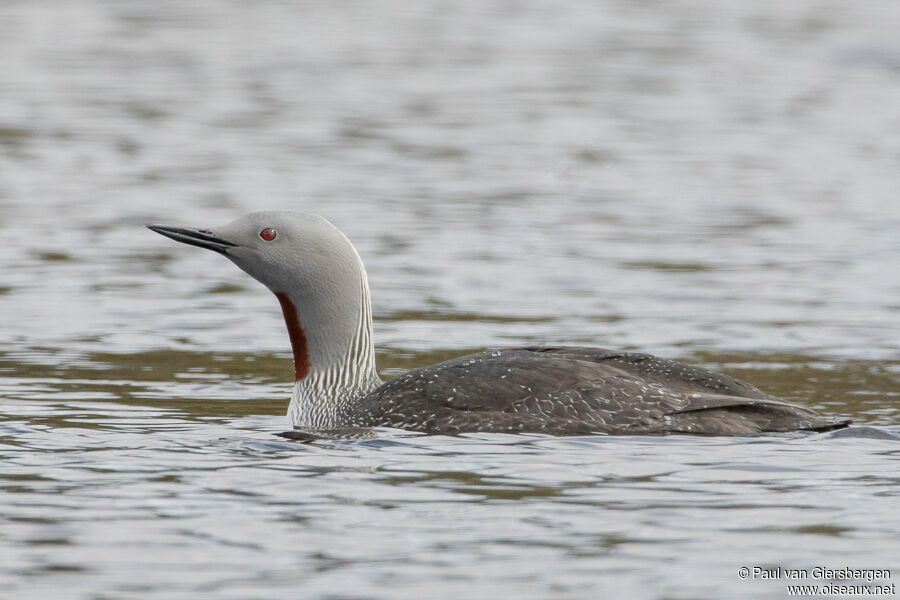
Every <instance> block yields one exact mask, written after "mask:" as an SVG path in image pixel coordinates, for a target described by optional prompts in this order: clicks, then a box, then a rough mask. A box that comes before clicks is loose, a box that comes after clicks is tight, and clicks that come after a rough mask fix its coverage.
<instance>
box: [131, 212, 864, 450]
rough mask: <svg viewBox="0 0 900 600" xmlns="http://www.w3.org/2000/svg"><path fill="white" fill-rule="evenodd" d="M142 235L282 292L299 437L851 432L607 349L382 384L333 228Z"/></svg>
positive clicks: (548, 350)
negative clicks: (205, 255) (327, 433)
mask: <svg viewBox="0 0 900 600" xmlns="http://www.w3.org/2000/svg"><path fill="white" fill-rule="evenodd" d="M147 227H148V228H150V229H151V230H153V231H155V232H157V233H160V234H162V235H164V236H166V237H169V238H171V239H173V240H175V241H178V242H183V243H185V244H191V245H193V246H199V247H201V248H207V249H209V250H213V251H215V252H218V253H219V254H223V255H225V256H226V257H227V258H229V259H230V260H231V261H232V262H233V263H234V264H235V265H237V266H238V267H240V268H241V269H242V270H243V271H245V272H246V273H247V274H249V275H250V276H251V277H253V278H254V279H256V280H257V281H259V282H260V283H262V284H263V285H265V286H266V287H267V288H269V289H270V290H271V291H272V292H274V294H275V296H276V298H278V301H279V302H280V304H281V310H282V313H283V315H284V320H285V323H286V324H287V330H288V335H289V337H290V341H291V347H292V349H293V355H294V379H295V383H294V389H293V394H292V396H291V402H290V406H289V408H288V419H289V421H290V423H291V424H293V425H294V427H295V428H297V429H299V430H307V431H309V430H312V431H320V430H336V429H343V428H370V427H395V428H399V429H406V430H412V431H421V432H427V433H440V434H458V433H465V432H504V433H524V432H539V433H547V434H553V435H582V434H592V433H607V434H629V435H637V434H648V435H662V434H670V433H687V434H706V435H735V434H748V433H760V432H783V431H796V430H807V431H827V430H830V429H836V428H840V427H845V426H846V425H847V424H848V423H849V421H848V420H842V419H832V418H827V417H823V416H820V415H819V414H817V413H815V412H813V411H812V410H810V409H809V408H806V407H803V406H800V405H797V404H793V403H790V402H787V401H785V400H781V399H779V398H775V397H773V396H770V395H768V394H765V393H763V392H762V391H760V390H759V389H757V388H755V387H753V386H752V385H750V384H747V383H744V382H742V381H738V380H737V379H734V378H732V377H729V376H727V375H722V374H719V373H715V372H713V371H709V370H706V369H702V368H699V367H695V366H690V365H686V364H681V363H678V362H674V361H670V360H665V359H662V358H657V357H655V356H651V355H649V354H638V353H631V352H616V351H612V350H605V349H602V348H590V347H577V346H558V347H534V346H532V347H522V348H509V349H503V350H492V351H485V352H479V353H476V354H469V355H466V356H461V357H459V358H455V359H452V360H448V361H446V362H442V363H439V364H436V365H432V366H428V367H423V368H419V369H414V370H411V371H409V372H407V373H406V374H404V375H401V376H399V377H396V378H395V379H392V380H390V381H388V382H386V383H382V381H381V379H380V378H379V376H378V373H377V371H376V370H375V346H374V344H373V340H372V307H371V301H370V297H369V283H368V279H367V276H366V269H365V267H364V266H363V261H362V259H361V258H360V256H359V254H358V253H357V251H356V249H355V248H354V247H353V244H351V243H350V240H348V239H347V237H346V236H345V235H344V234H343V233H342V232H341V231H340V230H338V229H337V228H336V227H335V226H334V225H332V224H331V223H330V222H329V221H327V220H326V219H325V218H323V217H321V216H317V215H311V214H304V213H298V212H282V211H279V212H257V213H252V214H249V215H246V216H244V217H242V218H240V219H238V220H236V221H234V222H232V223H230V224H228V225H225V226H223V227H219V228H216V229H192V228H185V227H171V226H164V225H147Z"/></svg>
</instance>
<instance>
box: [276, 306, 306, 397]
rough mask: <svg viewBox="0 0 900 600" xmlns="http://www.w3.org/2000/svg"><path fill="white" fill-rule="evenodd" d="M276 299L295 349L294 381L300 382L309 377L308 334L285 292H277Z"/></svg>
mask: <svg viewBox="0 0 900 600" xmlns="http://www.w3.org/2000/svg"><path fill="white" fill-rule="evenodd" d="M275 297H276V298H278V301H279V302H281V312H282V313H283V314H284V322H285V323H287V329H288V335H289V336H290V338H291V347H292V348H293V349H294V381H300V380H301V379H303V378H304V377H306V376H307V375H309V367H310V364H309V344H308V343H307V341H306V333H304V331H303V327H302V326H301V325H300V316H299V315H298V314H297V307H296V306H294V303H293V302H291V299H290V298H288V295H287V294H285V293H283V292H275Z"/></svg>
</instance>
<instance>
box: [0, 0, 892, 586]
mask: <svg viewBox="0 0 900 600" xmlns="http://www.w3.org/2000/svg"><path fill="white" fill-rule="evenodd" d="M898 30H900V5H898V4H897V3H896V2H895V1H894V0H870V1H867V2H852V3H851V2H836V1H835V2H829V1H813V0H792V1H791V2H776V1H774V0H766V1H759V2H731V1H726V2H694V1H686V0H679V1H674V2H649V1H648V2H624V1H612V0H603V1H598V2H585V1H574V0H573V1H562V2H560V1H555V2H516V1H512V0H503V1H501V0H496V1H495V0H486V1H482V2H477V3H475V2H463V3H448V2H440V1H437V0H425V1H421V2H415V3H403V2H380V3H370V2H348V3H306V2H296V3H290V2H278V1H274V0H261V1H259V2H254V3H244V2H237V1H213V0H199V1H194V2H190V3H181V2H172V1H161V2H152V3H150V2H144V3H138V2H116V1H111V0H109V1H101V0H77V1H62V0H45V1H40V2H32V1H25V0H19V1H16V0H8V1H5V2H3V3H0V269H2V271H0V597H3V598H7V597H8V598H19V599H29V598H40V599H43V598H62V597H65V598H85V599H111V598H117V599H118V598H141V599H150V598H166V599H170V598H235V599H248V598H276V597H277V598H281V597H302V598H334V599H337V598H341V599H350V598H354V599H355V598H461V597H464V598H488V597H494V598H512V597H515V598H599V597H616V598H714V597H715V598H769V597H771V598H779V597H783V596H785V595H786V589H785V586H786V584H787V583H790V582H787V581H784V580H778V581H761V580H758V579H757V580H754V579H753V578H750V579H746V580H743V579H741V578H740V577H739V575H738V570H739V569H740V567H742V566H750V567H752V566H754V565H780V566H782V567H796V568H805V569H812V568H813V567H816V566H824V567H829V568H840V567H846V566H849V567H861V568H887V569H892V570H893V571H892V579H891V580H890V581H883V582H880V583H890V582H893V583H897V582H898V580H900V576H898V575H897V573H900V560H898V556H900V500H898V497H900V477H898V456H900V454H898V450H900V446H898V440H900V342H898V340H900V336H898V333H900V300H898V298H900V235H898V231H900V102H898V98H900V41H898V40H900V38H898V36H897V31H898ZM288 208H291V209H301V210H305V211H309V212H316V213H321V214H323V215H325V216H326V217H328V218H330V219H331V220H332V221H333V222H334V223H335V224H337V225H338V226H339V227H340V228H341V229H343V230H344V231H345V232H346V233H347V234H348V236H349V237H350V238H351V239H352V240H353V241H354V243H355V244H356V245H357V247H358V249H359V251H360V253H361V255H362V256H363V259H364V260H365V262H366V264H367V267H368V271H369V280H370V283H371V285H372V294H373V300H374V311H375V316H376V323H375V327H376V332H375V339H376V343H377V344H378V348H379V350H378V362H379V367H380V370H381V372H382V374H383V376H385V377H391V376H393V375H396V374H398V373H401V372H403V371H404V370H406V369H409V368H413V367H416V366H421V365H425V364H429V363H432V362H435V361H437V360H442V359H444V358H449V357H451V356H455V355H459V354H462V353H465V352H469V351H473V350H477V349H481V348H487V347H497V346H510V345H519V344H536V343H548V344H556V343H574V344H591V345H598V346H606V347H613V348H623V349H631V350H640V351H650V352H653V353H656V354H660V355H662V356H666V357H669V358H677V359H681V360H686V361H690V362H695V363H698V364H702V365H705V366H708V367H711V368H715V369H717V370H722V371H725V372H728V373H730V374H733V375H736V376H738V377H741V378H744V379H747V380H749V381H751V382H753V383H755V384H757V385H758V386H760V387H762V388H763V389H765V390H767V391H769V392H771V393H774V394H777V395H780V396H782V397H785V398H788V399H790V400H794V401H797V402H801V403H804V404H807V405H810V406H813V407H815V408H816V409H818V410H821V411H823V412H826V413H829V414H835V415H847V416H851V417H853V418H854V419H855V420H856V423H857V426H856V427H854V428H852V429H849V430H846V431H844V432H837V433H831V434H823V435H811V436H807V435H784V436H759V437H737V438H697V437H686V436H675V437H668V438H609V437H603V436H594V437H579V438H550V437H542V436H505V435H467V436H461V437H455V438H454V437H441V436H434V437H427V436H425V437H423V436H416V435H410V434H407V433H404V432H400V431H392V430H379V431H378V437H377V438H376V439H370V440H343V441H322V442H318V443H315V444H310V445H303V444H296V443H290V442H287V441H284V440H282V439H280V438H278V437H276V436H275V435H274V434H276V433H278V432H279V431H283V430H284V428H285V424H284V421H283V414H284V412H285V410H286V407H287V402H288V397H289V394H290V379H291V373H292V371H291V365H290V352H289V347H288V342H287V336H286V335H285V332H284V325H283V323H282V322H281V317H280V311H279V309H278V305H277V302H276V301H275V299H274V298H273V297H272V296H271V295H270V294H269V293H268V292H266V291H265V290H264V289H263V288H262V287H261V286H259V285H258V284H257V283H255V282H253V281H252V280H250V279H249V278H247V277H246V276H245V275H244V274H242V273H240V272H239V271H238V270H237V269H236V268H234V267H233V266H232V265H230V264H229V263H228V262H227V261H226V260H223V259H222V258H221V257H219V256H216V255H215V254H213V253H210V252H203V251H201V250H199V249H195V248H188V247H186V246H181V245H177V244H174V243H172V242H170V241H168V240H165V239H163V238H161V237H159V236H156V235H154V234H152V233H150V232H148V231H146V230H145V229H143V224H144V223H147V222H161V223H167V224H176V225H196V226H215V225H219V224H223V223H225V222H227V221H230V220H232V219H234V218H236V217H238V216H240V215H242V214H244V213H246V212H250V211H252V210H258V209H288ZM806 583H813V584H815V583H827V582H823V581H807V582H806ZM855 583H860V582H855ZM874 583H879V582H874Z"/></svg>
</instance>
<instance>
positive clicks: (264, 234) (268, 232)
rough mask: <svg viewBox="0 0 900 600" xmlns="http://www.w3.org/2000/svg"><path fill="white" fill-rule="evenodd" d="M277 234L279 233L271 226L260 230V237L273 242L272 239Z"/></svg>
mask: <svg viewBox="0 0 900 600" xmlns="http://www.w3.org/2000/svg"><path fill="white" fill-rule="evenodd" d="M276 235H278V234H277V233H275V230H274V229H272V228H271V227H266V228H265V229H263V230H262V231H260V232H259V237H261V238H262V239H264V240H266V241H267V242H271V241H272V240H274V239H275V236H276Z"/></svg>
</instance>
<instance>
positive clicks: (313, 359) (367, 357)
mask: <svg viewBox="0 0 900 600" xmlns="http://www.w3.org/2000/svg"><path fill="white" fill-rule="evenodd" d="M356 275H357V276H356V277H354V278H352V279H353V280H354V281H349V280H348V281H347V282H346V283H345V285H343V286H340V287H341V288H342V289H330V290H329V293H330V296H331V297H328V298H325V297H323V298H317V297H316V295H315V294H314V293H313V294H311V293H309V292H308V291H301V290H298V291H296V292H295V293H289V292H276V293H275V295H276V297H277V298H278V300H279V302H280V303H281V309H282V312H283V313H284V320H285V324H286V325H287V329H288V334H289V335H290V338H291V346H292V348H293V352H294V380H295V381H294V391H293V394H292V396H291V404H290V407H289V408H288V415H287V416H288V421H289V422H290V423H291V424H292V425H294V426H296V427H306V428H316V429H329V428H337V427H349V426H353V425H354V423H353V416H352V415H353V408H354V405H355V402H356V400H358V399H359V398H360V397H361V396H364V395H365V394H367V393H368V392H370V391H372V390H373V389H374V388H376V387H377V386H379V385H380V384H381V379H380V378H379V377H378V372H377V371H376V369H375V345H374V343H373V341H372V304H371V300H370V298H369V284H368V279H367V277H366V272H365V268H364V267H363V266H362V261H360V264H359V273H358V274H356Z"/></svg>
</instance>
